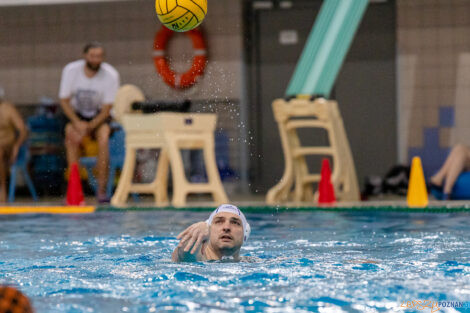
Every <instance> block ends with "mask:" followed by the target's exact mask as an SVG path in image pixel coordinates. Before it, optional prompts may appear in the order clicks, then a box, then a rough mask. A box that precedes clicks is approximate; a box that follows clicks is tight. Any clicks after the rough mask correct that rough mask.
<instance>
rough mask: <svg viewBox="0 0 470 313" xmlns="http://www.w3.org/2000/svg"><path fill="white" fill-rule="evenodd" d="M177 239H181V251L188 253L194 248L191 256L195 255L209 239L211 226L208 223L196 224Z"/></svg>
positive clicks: (179, 245) (179, 246)
mask: <svg viewBox="0 0 470 313" xmlns="http://www.w3.org/2000/svg"><path fill="white" fill-rule="evenodd" d="M176 239H180V243H179V244H178V248H179V249H183V251H184V252H188V251H189V250H190V249H191V247H192V249H191V254H194V253H196V252H197V251H198V249H199V247H200V246H201V245H202V244H203V243H204V242H205V241H207V240H208V239H209V225H207V223H206V222H199V223H195V224H193V225H191V226H189V227H188V228H186V229H185V230H184V231H182V232H181V233H180V234H179V235H178V236H177V237H176Z"/></svg>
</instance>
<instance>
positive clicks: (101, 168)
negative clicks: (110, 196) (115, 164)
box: [96, 123, 111, 199]
mask: <svg viewBox="0 0 470 313" xmlns="http://www.w3.org/2000/svg"><path fill="white" fill-rule="evenodd" d="M110 133H111V129H110V128H109V125H108V124H106V123H104V124H102V125H101V126H99V127H98V128H97V129H96V140H97V141H98V162H97V169H98V198H100V199H103V198H105V197H106V182H107V179H108V172H109V165H108V164H109V135H110Z"/></svg>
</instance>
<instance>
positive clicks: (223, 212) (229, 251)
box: [171, 204, 251, 262]
mask: <svg viewBox="0 0 470 313" xmlns="http://www.w3.org/2000/svg"><path fill="white" fill-rule="evenodd" d="M250 232H251V228H250V225H249V224H248V222H247V221H246V218H245V215H243V213H242V212H241V211H240V210H239V209H238V208H237V207H236V206H234V205H230V204H223V205H221V206H219V207H218V208H217V209H216V210H215V211H214V212H212V214H211V215H210V217H209V219H208V220H207V221H205V222H199V223H195V224H193V225H191V226H189V227H188V228H186V229H185V230H184V231H183V232H182V233H180V234H179V235H178V237H176V238H177V239H180V243H179V244H178V246H177V247H176V249H175V250H174V251H173V254H172V256H171V259H172V261H174V262H181V261H183V262H191V261H209V260H221V259H223V258H233V259H234V260H236V261H239V260H240V248H241V246H242V245H243V243H245V242H246V241H247V240H248V237H249V236H250Z"/></svg>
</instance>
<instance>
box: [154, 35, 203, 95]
mask: <svg viewBox="0 0 470 313" xmlns="http://www.w3.org/2000/svg"><path fill="white" fill-rule="evenodd" d="M185 33H186V34H187V35H188V36H189V38H191V40H192V42H193V50H194V57H193V64H192V66H191V68H190V69H189V70H188V71H187V72H186V73H183V74H178V73H175V72H174V71H173V70H172V69H171V68H170V65H169V64H168V61H167V59H166V57H165V48H166V45H167V43H168V41H169V40H170V39H171V37H172V36H173V34H174V31H172V30H170V29H168V28H166V27H165V26H162V28H161V29H160V30H159V31H158V32H157V34H156V35H155V40H154V43H153V49H154V52H153V62H154V64H155V68H156V69H157V71H158V73H159V74H160V75H161V76H162V78H163V81H165V83H167V84H168V85H170V86H171V87H173V88H178V89H183V88H188V87H191V86H192V85H194V84H195V83H196V80H197V78H198V77H199V76H201V75H202V74H203V73H204V69H205V67H206V63H207V57H206V45H205V43H204V38H203V36H202V32H201V31H200V30H199V29H193V30H190V31H187V32H185Z"/></svg>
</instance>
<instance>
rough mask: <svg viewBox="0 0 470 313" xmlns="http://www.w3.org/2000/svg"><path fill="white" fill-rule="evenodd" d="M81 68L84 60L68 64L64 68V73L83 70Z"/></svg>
mask: <svg viewBox="0 0 470 313" xmlns="http://www.w3.org/2000/svg"><path fill="white" fill-rule="evenodd" d="M83 66H85V60H83V59H82V60H76V61H73V62H70V63H68V64H67V65H66V66H65V67H64V71H76V70H78V69H83Z"/></svg>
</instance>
